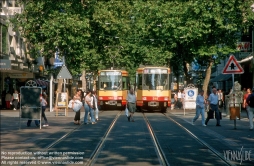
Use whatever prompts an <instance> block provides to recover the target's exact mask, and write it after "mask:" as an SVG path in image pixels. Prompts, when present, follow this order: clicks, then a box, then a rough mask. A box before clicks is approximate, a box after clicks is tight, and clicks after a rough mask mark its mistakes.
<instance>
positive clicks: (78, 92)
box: [72, 89, 82, 125]
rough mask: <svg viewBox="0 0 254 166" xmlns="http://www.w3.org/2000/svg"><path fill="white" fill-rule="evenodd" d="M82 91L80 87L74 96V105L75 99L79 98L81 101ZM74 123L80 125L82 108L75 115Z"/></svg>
mask: <svg viewBox="0 0 254 166" xmlns="http://www.w3.org/2000/svg"><path fill="white" fill-rule="evenodd" d="M81 95H82V91H81V89H78V90H77V92H76V94H75V95H74V96H73V102H72V105H74V102H75V100H79V101H80V102H81V97H82V96H81ZM72 107H73V106H72ZM74 124H76V125H80V124H81V123H80V110H78V111H76V113H75V116H74Z"/></svg>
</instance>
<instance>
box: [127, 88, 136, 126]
mask: <svg viewBox="0 0 254 166" xmlns="http://www.w3.org/2000/svg"><path fill="white" fill-rule="evenodd" d="M126 100H127V108H128V110H129V113H130V115H129V116H128V121H129V122H130V120H131V121H132V122H134V117H133V115H134V112H135V111H136V101H137V99H136V95H135V94H134V90H133V89H130V91H129V93H128V95H127V99H126Z"/></svg>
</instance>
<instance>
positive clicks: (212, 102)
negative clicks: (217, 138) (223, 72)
mask: <svg viewBox="0 0 254 166" xmlns="http://www.w3.org/2000/svg"><path fill="white" fill-rule="evenodd" d="M207 101H208V103H209V106H210V109H211V110H212V111H213V112H215V118H216V120H217V124H216V126H221V125H220V112H219V108H218V103H219V102H218V101H219V97H218V94H217V89H216V88H215V87H213V89H212V93H211V94H210V95H209V97H208V100H207ZM209 120H210V117H209V116H208V117H207V118H206V121H205V125H207V123H208V121H209Z"/></svg>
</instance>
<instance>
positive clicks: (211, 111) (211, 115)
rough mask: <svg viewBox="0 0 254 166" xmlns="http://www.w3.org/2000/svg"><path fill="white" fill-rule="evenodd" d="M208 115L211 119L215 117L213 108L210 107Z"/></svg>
mask: <svg viewBox="0 0 254 166" xmlns="http://www.w3.org/2000/svg"><path fill="white" fill-rule="evenodd" d="M207 117H208V118H209V119H214V111H213V110H212V109H209V111H208V112H207Z"/></svg>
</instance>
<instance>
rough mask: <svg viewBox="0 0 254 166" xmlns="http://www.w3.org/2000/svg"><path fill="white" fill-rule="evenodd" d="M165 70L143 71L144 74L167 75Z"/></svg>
mask: <svg viewBox="0 0 254 166" xmlns="http://www.w3.org/2000/svg"><path fill="white" fill-rule="evenodd" d="M167 73H168V70H167V69H145V70H144V74H167Z"/></svg>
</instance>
